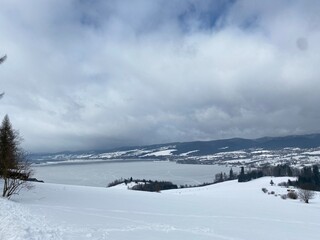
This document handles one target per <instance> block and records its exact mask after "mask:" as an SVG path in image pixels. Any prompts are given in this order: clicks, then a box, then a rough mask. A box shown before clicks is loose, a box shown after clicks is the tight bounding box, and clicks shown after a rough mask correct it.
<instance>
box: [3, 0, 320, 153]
mask: <svg viewBox="0 0 320 240" xmlns="http://www.w3.org/2000/svg"><path fill="white" fill-rule="evenodd" d="M0 5H1V8H0V57H1V56H3V55H5V54H6V55H7V59H6V61H5V62H3V63H2V64H1V65H0V93H2V92H5V95H4V96H3V97H2V99H1V100H0V118H3V117H4V116H5V114H8V115H9V118H10V120H11V122H12V125H13V127H14V128H15V129H17V130H19V132H20V135H21V136H22V137H23V139H24V141H23V143H22V146H23V147H24V148H25V149H26V150H27V151H31V152H58V151H65V150H70V151H77V150H92V149H111V148H115V147H120V146H137V145H147V144H155V143H167V142H176V141H180V142H185V141H194V140H203V141H205V140H214V139H222V138H232V137H243V138H258V137H263V136H284V135H291V134H306V133H319V132H320V107H319V103H320V94H319V92H320V65H319V63H320V54H319V53H320V14H319V12H320V1H317V0H310V1H304V0H280V1H279V0H271V1H256V0H242V1H240V0H239V1H236V0H233V1H231V0H230V1H228V0H224V1H223V0H202V1H198V0H184V1H183V0H170V1H169V0H152V1H150V0H118V1H116V0H112V1H111V0H106V1H104V0H96V1H94V0H93V1H89V0H87V1H86V0H46V1H42V0H29V1H22V0H0Z"/></svg>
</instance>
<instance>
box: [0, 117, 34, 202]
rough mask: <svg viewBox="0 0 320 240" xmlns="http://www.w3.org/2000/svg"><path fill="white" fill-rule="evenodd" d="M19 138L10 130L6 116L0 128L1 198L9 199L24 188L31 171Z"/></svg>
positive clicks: (15, 132) (10, 126) (16, 133)
mask: <svg viewBox="0 0 320 240" xmlns="http://www.w3.org/2000/svg"><path fill="white" fill-rule="evenodd" d="M20 142H21V138H20V137H19V134H18V132H17V131H15V130H14V129H13V128H12V125H11V123H10V120H9V117H8V115H6V116H5V117H4V119H3V121H2V125H1V127H0V177H2V178H3V180H4V185H3V192H2V196H3V197H7V198H10V196H11V195H13V194H15V193H18V192H19V190H20V189H21V188H22V187H24V186H26V180H27V179H28V178H29V176H30V174H31V171H30V169H29V166H28V164H27V162H26V160H25V155H24V152H23V150H22V148H21V147H20Z"/></svg>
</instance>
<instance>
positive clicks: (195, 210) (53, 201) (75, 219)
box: [0, 177, 320, 240]
mask: <svg viewBox="0 0 320 240" xmlns="http://www.w3.org/2000/svg"><path fill="white" fill-rule="evenodd" d="M283 180H286V178H273V181H274V182H275V183H279V182H280V181H283ZM269 182H270V178H269V177H264V178H261V179H257V180H255V181H252V182H248V183H238V182H236V181H230V182H224V183H221V184H216V185H212V186H207V187H202V188H194V189H179V190H171V191H165V192H162V193H149V192H137V191H130V190H127V189H121V188H117V187H116V188H95V187H82V186H68V185H58V184H47V183H44V184H41V183H36V184H35V187H34V188H33V189H32V190H30V191H28V192H22V193H21V194H20V195H19V196H15V197H14V198H13V199H12V201H8V200H5V199H2V198H0V210H1V211H0V223H1V224H0V239H2V240H7V239H112V240H119V239H123V240H127V239H148V240H152V239H161V240H162V239H175V240H178V239H183V240H187V239H192V240H194V239H197V240H201V239H210V240H214V239H217V240H218V239H229V240H233V239H237V240H240V239H243V240H250V239H252V240H264V239H265V240H270V239H273V240H277V239H279V240H283V239H290V240H294V239H299V240H301V239H305V240H306V239H309V240H316V239H319V227H320V199H319V196H317V197H316V199H314V200H312V201H311V203H310V204H304V203H302V202H300V201H298V200H288V199H287V200H283V199H281V198H280V197H279V196H274V195H268V194H264V193H263V192H262V191H261V188H262V187H266V188H268V190H269V191H271V190H273V191H275V192H276V193H285V192H286V189H285V188H280V187H277V186H274V187H271V186H270V185H269Z"/></svg>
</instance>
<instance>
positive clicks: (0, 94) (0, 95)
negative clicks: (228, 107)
mask: <svg viewBox="0 0 320 240" xmlns="http://www.w3.org/2000/svg"><path fill="white" fill-rule="evenodd" d="M6 59H7V55H4V56H3V57H1V58H0V64H1V63H3V62H4V61H5V60H6ZM3 95H4V92H3V93H0V99H1V98H2V97H3Z"/></svg>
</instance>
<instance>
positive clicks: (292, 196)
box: [287, 191, 298, 199]
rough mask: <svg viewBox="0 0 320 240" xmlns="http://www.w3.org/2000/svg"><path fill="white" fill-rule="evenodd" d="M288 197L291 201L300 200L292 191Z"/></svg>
mask: <svg viewBox="0 0 320 240" xmlns="http://www.w3.org/2000/svg"><path fill="white" fill-rule="evenodd" d="M287 197H288V198H290V199H298V194H297V193H296V192H294V191H290V192H288V193H287Z"/></svg>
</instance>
